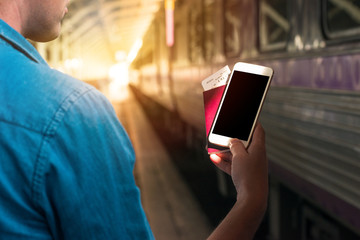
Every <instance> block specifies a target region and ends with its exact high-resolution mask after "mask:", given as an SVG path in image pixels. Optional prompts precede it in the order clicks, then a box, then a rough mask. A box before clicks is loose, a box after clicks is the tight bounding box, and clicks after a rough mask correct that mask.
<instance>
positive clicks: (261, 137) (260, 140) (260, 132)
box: [248, 123, 265, 152]
mask: <svg viewBox="0 0 360 240" xmlns="http://www.w3.org/2000/svg"><path fill="white" fill-rule="evenodd" d="M259 146H265V131H264V128H263V127H262V126H261V124H260V123H257V124H256V126H255V130H254V135H253V137H252V141H251V144H250V146H249V148H248V151H249V152H252V151H253V150H254V149H256V148H258V147H259Z"/></svg>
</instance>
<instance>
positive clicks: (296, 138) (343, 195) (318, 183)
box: [132, 0, 360, 240]
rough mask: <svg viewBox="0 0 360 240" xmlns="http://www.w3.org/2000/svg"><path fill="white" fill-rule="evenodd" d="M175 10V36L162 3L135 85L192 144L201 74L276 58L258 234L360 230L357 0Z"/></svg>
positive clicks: (357, 235)
mask: <svg viewBox="0 0 360 240" xmlns="http://www.w3.org/2000/svg"><path fill="white" fill-rule="evenodd" d="M174 13H175V45H174V46H172V47H167V46H166V42H165V34H166V33H165V27H164V26H165V14H164V12H159V14H158V15H157V17H156V18H155V19H154V21H153V23H152V25H151V27H150V29H149V31H148V32H147V34H146V35H145V38H144V45H143V47H142V49H141V52H140V54H139V55H138V57H137V59H136V60H135V62H134V64H133V68H134V71H136V72H137V75H138V78H136V79H135V80H133V82H132V85H133V87H134V88H136V89H137V90H138V91H139V92H141V94H143V95H144V96H146V97H147V98H148V99H151V100H152V101H154V102H156V103H157V104H159V105H161V106H162V107H163V108H162V109H163V111H169V112H173V113H176V114H175V115H176V117H177V118H180V119H181V121H183V122H185V123H186V125H187V128H186V129H188V130H186V131H184V132H186V133H187V137H186V139H187V141H188V142H190V144H189V145H190V146H193V145H194V140H191V139H194V138H200V139H202V141H204V139H205V137H203V136H204V134H205V133H204V131H205V129H204V117H203V100H202V88H201V84H200V83H201V80H203V79H204V78H206V77H207V76H208V75H210V74H211V73H213V72H215V71H217V70H218V69H220V68H221V67H223V66H225V65H229V67H230V68H232V67H233V65H234V63H235V62H238V61H244V62H252V63H258V64H262V65H266V66H270V67H272V68H273V69H274V72H275V75H274V79H273V82H272V86H271V87H270V90H269V95H268V97H267V99H266V103H265V106H264V108H263V112H262V113H261V117H260V121H261V123H262V125H263V126H264V128H265V130H266V134H267V144H268V145H267V150H268V156H269V161H270V199H269V210H268V214H267V216H266V217H267V223H266V227H265V228H266V230H265V232H266V233H265V234H264V235H263V236H265V237H263V239H299V240H304V239H314V240H315V239H316V240H320V239H332V240H340V239H360V1H358V0H291V1H290V0H177V1H176V4H175V12H174ZM169 121H175V120H174V119H170V120H169ZM166 125H169V127H171V126H174V124H171V123H169V124H165V125H164V126H166ZM175 125H176V124H175ZM189 139H190V140H189ZM205 155H206V154H205ZM218 179H219V181H220V183H219V186H220V191H221V192H223V193H226V192H228V191H227V190H226V185H224V184H221V182H222V177H221V176H220V177H219V176H218ZM224 186H225V187H224ZM259 239H260V238H259Z"/></svg>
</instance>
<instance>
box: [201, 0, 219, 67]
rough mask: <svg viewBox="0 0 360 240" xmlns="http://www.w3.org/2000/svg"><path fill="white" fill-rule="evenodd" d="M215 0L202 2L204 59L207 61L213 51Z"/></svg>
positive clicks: (212, 54)
mask: <svg viewBox="0 0 360 240" xmlns="http://www.w3.org/2000/svg"><path fill="white" fill-rule="evenodd" d="M214 8H215V0H205V1H204V57H205V60H207V61H209V60H211V59H212V57H213V56H214V49H215V26H214V25H215V23H214V21H215V19H216V18H215V17H214V16H215V9H214Z"/></svg>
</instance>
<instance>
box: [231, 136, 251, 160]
mask: <svg viewBox="0 0 360 240" xmlns="http://www.w3.org/2000/svg"><path fill="white" fill-rule="evenodd" d="M229 147H230V151H231V153H232V155H233V156H236V155H243V154H245V153H247V151H246V148H245V145H244V144H243V142H242V141H240V140H239V139H236V138H233V139H231V140H230V142H229Z"/></svg>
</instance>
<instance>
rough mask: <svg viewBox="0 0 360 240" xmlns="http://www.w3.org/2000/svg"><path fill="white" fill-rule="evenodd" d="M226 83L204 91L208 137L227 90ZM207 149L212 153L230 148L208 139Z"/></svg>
mask: <svg viewBox="0 0 360 240" xmlns="http://www.w3.org/2000/svg"><path fill="white" fill-rule="evenodd" d="M225 87H226V85H222V86H219V87H216V88H213V89H210V90H207V91H204V92H203V98H204V111H205V128H206V139H208V136H209V133H210V129H211V125H212V123H213V121H214V118H215V115H216V112H217V109H218V107H219V104H220V101H221V97H222V95H223V92H224V90H225ZM206 148H207V151H208V153H209V154H212V153H219V152H222V151H225V150H226V151H227V150H229V148H226V147H221V146H218V145H215V144H212V143H210V142H209V141H208V140H207V145H206Z"/></svg>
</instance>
